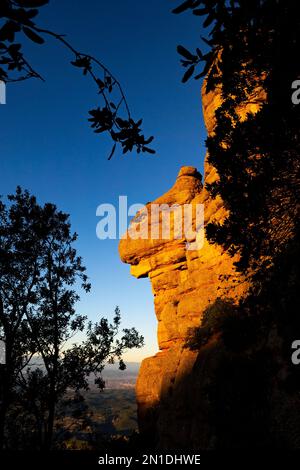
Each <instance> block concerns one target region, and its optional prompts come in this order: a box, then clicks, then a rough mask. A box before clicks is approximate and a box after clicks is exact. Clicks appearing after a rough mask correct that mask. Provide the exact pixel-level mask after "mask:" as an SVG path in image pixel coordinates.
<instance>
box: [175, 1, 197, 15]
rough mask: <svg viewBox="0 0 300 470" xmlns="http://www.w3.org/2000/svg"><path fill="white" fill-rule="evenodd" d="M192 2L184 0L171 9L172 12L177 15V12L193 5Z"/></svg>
mask: <svg viewBox="0 0 300 470" xmlns="http://www.w3.org/2000/svg"><path fill="white" fill-rule="evenodd" d="M193 3H194V2H193V0H186V1H185V2H183V3H182V4H181V5H179V6H178V7H176V8H174V10H172V13H175V15H178V14H179V13H182V12H184V11H185V10H188V9H189V8H191V7H192V6H193Z"/></svg>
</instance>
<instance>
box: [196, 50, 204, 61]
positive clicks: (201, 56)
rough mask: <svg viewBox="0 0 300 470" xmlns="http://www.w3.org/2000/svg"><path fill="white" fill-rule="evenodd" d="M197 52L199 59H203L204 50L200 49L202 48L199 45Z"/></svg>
mask: <svg viewBox="0 0 300 470" xmlns="http://www.w3.org/2000/svg"><path fill="white" fill-rule="evenodd" d="M196 52H197V54H198V57H199V59H203V54H202V52H201V51H200V49H199V48H198V47H197V49H196Z"/></svg>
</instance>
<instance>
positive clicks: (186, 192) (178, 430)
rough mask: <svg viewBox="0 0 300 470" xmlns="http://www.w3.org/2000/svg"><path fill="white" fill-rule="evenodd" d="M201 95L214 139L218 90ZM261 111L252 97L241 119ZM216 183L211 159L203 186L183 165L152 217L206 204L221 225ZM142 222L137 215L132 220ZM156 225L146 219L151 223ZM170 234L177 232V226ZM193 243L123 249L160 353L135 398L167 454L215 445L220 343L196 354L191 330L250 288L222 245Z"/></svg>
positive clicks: (126, 243) (147, 363) (147, 431)
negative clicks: (209, 187)
mask: <svg viewBox="0 0 300 470" xmlns="http://www.w3.org/2000/svg"><path fill="white" fill-rule="evenodd" d="M202 97H203V112H204V119H205V124H206V127H207V131H208V133H209V134H212V133H213V132H214V127H215V111H216V109H217V108H218V107H219V106H220V104H221V94H220V90H219V89H216V90H215V91H214V92H209V93H205V91H204V89H203V93H202ZM258 108H259V100H258V101H257V103H256V104H253V100H251V104H247V103H246V104H245V107H244V108H243V109H242V110H241V115H245V116H246V114H247V112H256V111H257V110H258ZM217 178H218V175H217V173H216V170H215V169H214V168H213V167H211V166H210V165H209V164H208V163H207V161H205V176H204V182H202V177H201V175H200V174H199V173H198V171H197V170H196V169H195V168H193V167H182V168H181V169H180V171H179V174H178V177H177V179H176V182H175V184H174V186H173V187H172V188H171V189H170V190H169V191H167V192H166V193H165V194H164V195H163V196H160V197H159V198H158V199H156V200H155V201H153V203H149V204H148V205H147V209H148V212H150V209H151V204H169V205H172V204H178V205H180V206H183V205H184V204H191V205H192V206H193V207H196V205H197V204H203V205H204V225H205V224H207V223H208V222H210V221H212V220H216V221H218V222H222V220H224V217H225V216H226V211H225V208H224V206H223V203H222V201H221V200H220V199H219V198H217V199H211V198H210V197H209V194H208V193H207V191H206V189H205V188H204V184H203V183H205V182H209V183H211V182H213V181H214V180H216V179H217ZM193 213H194V211H193ZM194 215H195V214H194ZM194 218H195V217H194ZM140 220H141V214H140V213H139V214H137V216H136V219H135V220H134V221H133V223H134V224H135V223H136V222H139V221H140ZM151 220H152V219H151V218H148V224H149V225H150V222H151ZM159 223H161V220H160V221H159ZM193 225H195V220H194V219H193ZM197 228H198V229H199V227H197ZM202 228H203V227H202ZM171 229H172V233H173V235H174V223H173V225H171ZM200 231H201V227H200ZM202 235H203V230H202ZM187 242H190V243H191V242H195V239H193V238H192V237H191V239H188V237H185V236H182V238H178V239H174V237H173V238H172V237H171V239H170V240H166V239H163V238H159V239H155V240H153V239H151V238H150V239H135V240H133V239H130V238H129V236H128V233H127V236H126V237H125V238H124V239H122V240H121V242H120V247H119V250H120V256H121V259H122V261H124V262H125V263H128V264H130V265H131V274H132V275H133V276H135V277H137V278H139V277H146V276H148V277H149V278H150V281H151V284H152V290H153V295H154V304H155V313H156V317H157V320H158V345H159V349H160V351H159V352H158V353H157V354H156V355H155V356H154V357H150V358H147V359H145V360H144V361H143V363H142V365H141V368H140V372H139V376H138V380H137V385H136V394H137V404H138V417H139V427H140V432H141V433H142V434H143V435H144V436H145V437H146V438H147V439H148V440H149V441H151V442H152V443H153V444H154V445H156V446H157V447H158V448H164V449H172V448H173V449H174V448H190V449H191V448H195V449H197V448H198V449H199V448H211V447H213V446H214V443H213V430H212V429H211V426H210V425H209V424H208V416H207V412H206V397H205V385H206V383H207V381H209V373H208V372H207V371H208V369H213V368H214V361H216V360H217V357H218V346H217V345H215V346H213V345H210V346H207V347H204V348H202V350H201V351H200V352H197V353H196V352H192V351H190V350H189V349H187V348H185V342H186V337H187V333H188V331H189V329H190V328H192V327H195V326H199V325H201V320H202V316H203V312H204V310H205V308H206V307H207V306H208V305H209V304H211V303H213V302H214V301H215V300H216V298H217V297H227V298H228V297H229V298H231V299H233V300H235V301H237V300H238V299H239V298H240V297H241V296H243V295H244V294H245V292H246V290H247V285H246V283H244V282H239V281H242V279H240V278H239V277H238V276H237V274H236V273H235V269H234V261H235V259H232V258H230V257H229V255H228V254H227V253H226V252H224V251H223V250H222V249H221V248H220V247H219V246H217V245H211V244H209V243H208V241H207V240H206V238H205V236H204V240H203V243H201V240H200V245H201V246H199V247H198V246H196V248H199V249H195V250H193V249H192V250H191V249H188V245H187ZM189 247H190V245H189ZM224 276H226V280H225V278H224ZM145 322H147V318H145ZM206 423H207V424H206Z"/></svg>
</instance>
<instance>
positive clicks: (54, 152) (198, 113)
mask: <svg viewBox="0 0 300 470" xmlns="http://www.w3.org/2000/svg"><path fill="white" fill-rule="evenodd" d="M179 3H180V0H177V1H176V0H175V1H172V0H113V1H112V0H85V2H82V1H79V0H50V3H49V5H48V6H46V7H44V8H42V9H41V15H40V19H39V25H40V26H43V27H45V28H49V29H52V30H55V31H56V32H59V33H65V34H67V38H68V40H69V41H70V42H71V43H72V44H73V45H74V46H75V47H76V48H77V49H79V50H80V51H82V52H86V53H89V54H92V55H94V56H96V57H98V58H100V59H101V60H102V61H103V62H104V63H105V64H106V65H107V66H108V67H109V68H110V69H111V71H112V72H113V73H114V74H115V75H116V76H117V77H118V78H119V80H120V81H121V83H122V85H123V87H124V89H125V92H126V95H127V98H128V101H129V103H130V107H131V110H132V115H133V117H134V118H140V117H143V119H144V125H143V130H144V132H145V134H146V135H154V136H155V141H154V142H153V147H154V148H155V149H156V150H157V154H156V155H155V156H152V155H146V156H145V155H136V154H126V156H123V155H122V154H121V153H120V152H118V153H116V154H115V155H114V157H113V159H112V160H111V161H107V155H108V154H109V150H110V147H111V142H110V141H109V139H107V138H105V137H103V136H100V137H99V136H97V135H96V134H93V133H92V131H91V129H89V126H88V122H87V117H88V110H89V109H91V108H93V107H96V106H97V94H96V90H95V88H94V84H93V83H92V82H91V81H90V80H89V79H88V78H85V77H83V76H82V74H81V72H80V71H79V70H78V71H77V70H76V69H75V68H73V67H72V66H70V65H69V62H70V60H72V59H73V58H72V57H71V56H70V55H69V54H68V52H66V51H65V50H64V49H63V48H62V47H61V46H60V45H59V44H57V43H55V41H52V40H47V44H46V45H44V46H38V45H35V44H33V43H29V42H28V43H26V45H25V46H26V51H27V56H28V57H30V61H31V64H32V65H33V66H34V68H35V69H37V70H38V71H39V72H40V73H41V74H42V75H43V76H44V77H45V79H46V83H42V82H39V81H37V80H31V81H27V82H23V83H18V84H11V85H9V86H8V88H7V104H6V105H1V106H0V122H1V131H0V139H1V140H0V153H1V160H0V165H1V166H0V175H1V190H0V193H1V194H8V193H12V192H14V190H15V188H16V186H17V185H21V186H22V187H23V188H27V189H29V190H30V191H31V192H32V193H33V194H35V195H36V196H37V197H38V200H39V202H41V203H44V202H46V201H49V202H53V203H55V204H57V206H58V207H59V209H61V210H63V211H65V212H68V213H69V214H70V215H71V222H72V227H73V229H74V231H76V232H77V233H78V235H79V241H78V244H77V246H78V251H79V254H80V255H81V256H82V257H83V260H84V263H85V265H86V266H87V272H88V275H89V276H90V279H91V282H92V287H93V288H92V292H91V293H90V294H88V295H85V294H82V299H81V301H80V303H79V304H78V311H79V312H80V313H84V314H87V315H88V316H89V318H90V319H91V320H96V319H97V318H98V317H99V316H108V317H111V316H112V314H113V310H114V307H115V306H116V305H119V307H120V309H121V313H122V316H123V324H124V326H125V327H130V326H135V327H136V328H137V329H138V330H139V331H140V333H142V334H143V335H144V336H145V340H146V346H145V347H144V348H143V349H142V350H140V351H138V352H130V353H129V354H128V355H127V356H126V358H127V360H130V361H139V360H141V359H142V358H144V357H147V356H149V355H152V354H154V353H155V352H156V351H157V342H156V324H157V322H156V319H155V314H154V307H153V296H152V293H151V286H150V282H149V280H148V279H141V280H137V279H135V278H132V277H131V276H130V274H129V266H128V265H124V264H122V263H121V261H120V260H119V256H118V241H112V240H98V239H97V237H96V224H97V222H98V219H97V217H96V208H97V206H98V205H99V204H102V203H112V204H117V201H118V197H119V195H127V196H128V203H129V204H133V203H147V202H148V201H151V200H153V199H154V198H156V197H158V196H160V195H161V194H163V193H164V192H166V191H167V190H168V189H169V188H170V187H171V186H172V185H173V183H174V181H175V178H176V175H177V173H178V171H179V168H180V167H181V166H183V165H192V166H196V167H197V168H198V169H199V170H200V171H202V167H203V157H204V153H205V148H204V141H205V137H206V132H205V129H204V125H203V118H202V104H201V95H200V87H201V82H199V81H195V80H191V81H190V82H189V83H188V84H187V85H183V84H182V83H181V77H182V74H183V69H182V68H181V66H180V64H179V56H178V54H177V52H176V46H177V44H182V45H184V46H186V47H190V48H191V49H194V48H195V47H196V46H197V45H199V42H200V41H199V38H200V35H201V31H200V29H201V27H200V26H201V21H200V22H199V19H198V18H197V17H193V16H192V15H191V14H189V13H186V14H184V15H173V14H171V9H172V8H174V7H175V6H177V5H178V4H179Z"/></svg>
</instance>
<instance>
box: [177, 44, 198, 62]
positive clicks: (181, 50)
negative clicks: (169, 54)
mask: <svg viewBox="0 0 300 470" xmlns="http://www.w3.org/2000/svg"><path fill="white" fill-rule="evenodd" d="M177 52H178V54H180V55H182V56H183V57H185V58H186V59H188V60H195V58H196V56H195V55H194V54H192V53H191V52H190V51H188V50H187V49H186V48H185V47H183V46H177Z"/></svg>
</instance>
